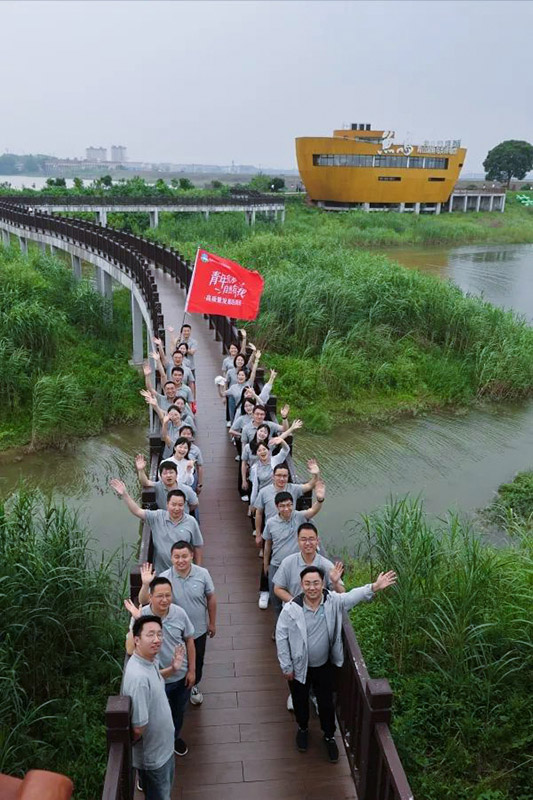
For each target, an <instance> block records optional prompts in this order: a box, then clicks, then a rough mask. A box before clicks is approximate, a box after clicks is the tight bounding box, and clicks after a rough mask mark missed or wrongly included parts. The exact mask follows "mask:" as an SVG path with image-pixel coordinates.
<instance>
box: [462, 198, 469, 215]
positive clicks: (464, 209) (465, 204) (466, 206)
mask: <svg viewBox="0 0 533 800" xmlns="http://www.w3.org/2000/svg"><path fill="white" fill-rule="evenodd" d="M467 208H468V195H467V194H465V201H464V203H463V212H465V211H466V210H467Z"/></svg>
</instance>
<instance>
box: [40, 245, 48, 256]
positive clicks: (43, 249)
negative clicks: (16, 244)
mask: <svg viewBox="0 0 533 800" xmlns="http://www.w3.org/2000/svg"><path fill="white" fill-rule="evenodd" d="M39 247H40V248H41V253H42V254H43V256H45V255H46V242H39Z"/></svg>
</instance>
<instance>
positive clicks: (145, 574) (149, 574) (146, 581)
mask: <svg viewBox="0 0 533 800" xmlns="http://www.w3.org/2000/svg"><path fill="white" fill-rule="evenodd" d="M154 578H155V571H154V568H153V566H152V564H150V562H149V561H145V562H144V564H142V566H141V583H142V585H143V586H149V585H150V584H151V583H152V581H153V579H154Z"/></svg>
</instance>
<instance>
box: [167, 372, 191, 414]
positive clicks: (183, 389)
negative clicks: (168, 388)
mask: <svg viewBox="0 0 533 800" xmlns="http://www.w3.org/2000/svg"><path fill="white" fill-rule="evenodd" d="M184 375H185V368H184V367H172V370H171V372H170V380H171V381H174V383H175V384H176V397H183V399H184V400H185V402H186V403H188V404H189V405H191V404H192V403H194V395H193V392H192V389H191V388H190V387H189V386H187V384H186V383H185V382H184V380H183V376H184Z"/></svg>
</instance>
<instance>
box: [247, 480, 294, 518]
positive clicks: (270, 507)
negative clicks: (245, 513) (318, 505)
mask: <svg viewBox="0 0 533 800" xmlns="http://www.w3.org/2000/svg"><path fill="white" fill-rule="evenodd" d="M278 492H289V494H290V495H292V499H293V503H294V507H296V501H297V500H298V498H299V497H301V496H302V495H303V493H304V490H303V484H302V483H288V484H287V486H286V487H285V489H276V487H275V486H274V484H273V483H272V484H271V485H270V486H265V488H264V489H261V491H260V492H259V494H258V495H257V499H256V501H255V507H256V508H262V509H263V516H264V518H265V520H268V519H270V517H275V516H276V514H277V513H278V509H277V506H276V504H275V502H274V498H275V496H276V495H277V493H278Z"/></svg>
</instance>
